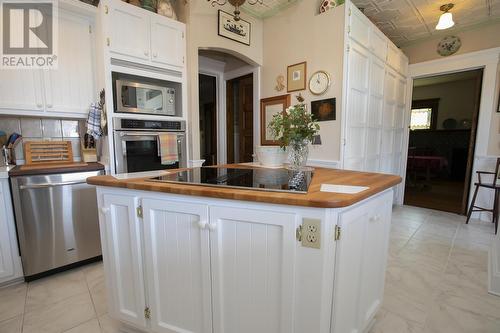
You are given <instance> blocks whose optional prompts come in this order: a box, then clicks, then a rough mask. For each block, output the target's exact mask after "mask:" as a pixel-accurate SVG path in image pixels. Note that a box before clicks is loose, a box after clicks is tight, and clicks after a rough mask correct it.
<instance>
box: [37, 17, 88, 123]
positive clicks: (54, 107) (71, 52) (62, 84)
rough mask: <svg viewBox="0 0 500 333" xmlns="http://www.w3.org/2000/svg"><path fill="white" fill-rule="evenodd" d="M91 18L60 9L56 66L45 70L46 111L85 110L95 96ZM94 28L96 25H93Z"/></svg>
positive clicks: (84, 112)
mask: <svg viewBox="0 0 500 333" xmlns="http://www.w3.org/2000/svg"><path fill="white" fill-rule="evenodd" d="M90 27H91V22H90V21H89V20H88V19H85V18H82V17H80V16H77V15H75V14H72V13H70V12H66V11H64V10H62V9H61V10H59V43H60V45H64V47H60V48H59V50H58V64H57V69H55V70H54V69H48V70H44V75H43V78H44V86H45V101H46V110H47V112H62V113H75V114H80V116H81V115H86V114H88V111H89V107H90V104H91V103H92V102H93V101H94V99H95V84H94V82H95V78H94V69H95V66H94V54H93V51H94V38H93V35H92V32H91V31H92V29H91V28H90ZM94 30H95V29H94Z"/></svg>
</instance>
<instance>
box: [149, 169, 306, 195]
mask: <svg viewBox="0 0 500 333" xmlns="http://www.w3.org/2000/svg"><path fill="white" fill-rule="evenodd" d="M312 177H313V172H312V171H292V170H287V169H264V168H255V169H243V168H242V169H238V168H211V167H201V168H194V169H188V170H184V171H179V172H175V173H170V174H167V175H164V176H160V177H156V178H151V179H149V180H148V181H151V182H163V183H177V184H193V185H204V186H217V187H229V188H244V189H251V190H259V191H275V192H292V193H307V189H308V188H309V185H310V184H311V180H312Z"/></svg>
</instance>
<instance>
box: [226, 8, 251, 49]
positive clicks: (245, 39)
mask: <svg viewBox="0 0 500 333" xmlns="http://www.w3.org/2000/svg"><path fill="white" fill-rule="evenodd" d="M251 30H252V25H251V24H250V22H248V21H245V20H243V19H240V20H239V21H235V20H234V17H233V15H232V14H229V13H226V12H225V11H223V10H219V36H222V37H225V38H229V39H231V40H234V41H236V42H239V43H242V44H245V45H248V46H250V34H251Z"/></svg>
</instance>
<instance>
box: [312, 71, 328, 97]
mask: <svg viewBox="0 0 500 333" xmlns="http://www.w3.org/2000/svg"><path fill="white" fill-rule="evenodd" d="M330 84H331V79H330V74H328V73H327V72H325V71H317V72H316V73H314V74H313V75H312V76H311V78H310V79H309V90H310V91H311V93H313V94H314V95H322V94H324V93H325V92H326V91H327V90H328V88H329V87H330Z"/></svg>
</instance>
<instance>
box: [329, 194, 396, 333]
mask: <svg viewBox="0 0 500 333" xmlns="http://www.w3.org/2000/svg"><path fill="white" fill-rule="evenodd" d="M392 195H393V193H392V191H387V192H385V193H383V194H381V195H379V196H377V197H375V198H372V199H368V201H366V202H365V203H363V205H359V206H358V207H354V208H352V209H350V210H348V211H346V212H345V213H341V215H340V219H339V226H340V228H341V237H340V240H338V241H337V249H336V267H335V271H336V273H335V287H334V290H335V291H334V294H335V296H334V302H335V303H334V306H333V313H334V315H333V319H332V320H333V322H332V328H333V330H332V332H342V333H361V332H366V329H367V328H368V326H369V325H370V323H371V321H372V320H373V318H374V316H375V314H376V313H377V311H378V310H379V308H380V305H381V304H382V297H383V293H384V279H385V269H386V262H387V251H388V245H389V233H390V220H391V208H392Z"/></svg>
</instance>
